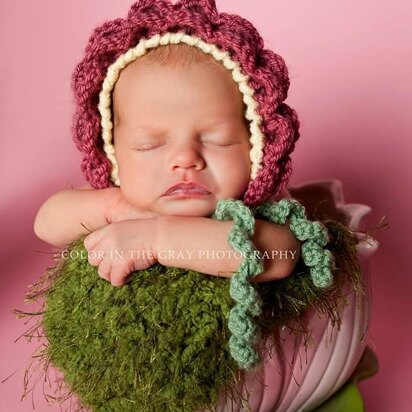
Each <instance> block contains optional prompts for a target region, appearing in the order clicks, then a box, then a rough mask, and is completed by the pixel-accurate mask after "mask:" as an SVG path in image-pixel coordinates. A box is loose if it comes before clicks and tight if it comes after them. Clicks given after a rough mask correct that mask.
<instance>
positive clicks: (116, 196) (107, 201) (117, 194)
mask: <svg viewBox="0 0 412 412" xmlns="http://www.w3.org/2000/svg"><path fill="white" fill-rule="evenodd" d="M103 190H104V191H105V198H104V215H105V218H106V220H107V222H108V223H113V222H114V221H115V219H114V214H113V212H114V211H115V210H116V206H117V205H118V204H119V202H120V201H121V199H122V196H123V194H122V192H121V190H120V188H118V187H109V188H106V189H103Z"/></svg>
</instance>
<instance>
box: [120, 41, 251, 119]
mask: <svg viewBox="0 0 412 412" xmlns="http://www.w3.org/2000/svg"><path fill="white" fill-rule="evenodd" d="M159 67H160V68H164V69H166V70H164V71H162V70H157V71H156V76H157V78H159V76H162V75H166V74H167V73H168V72H170V71H172V70H176V71H179V72H180V73H182V72H183V71H185V70H190V69H191V68H197V67H200V68H202V69H207V70H208V72H209V73H212V75H213V76H215V75H216V76H219V77H220V78H221V79H224V80H223V81H225V82H226V81H227V85H230V86H229V87H231V88H232V91H233V93H236V94H237V95H238V96H237V97H238V100H239V101H241V104H242V105H243V98H242V97H243V96H242V94H241V93H240V91H239V88H238V85H237V83H236V82H235V81H234V80H233V78H232V75H231V73H230V71H229V70H228V69H226V68H225V67H224V66H223V64H222V63H220V62H218V61H216V60H215V59H214V58H213V57H212V56H211V55H209V54H207V53H204V52H203V51H201V50H200V49H198V48H197V47H193V46H189V45H187V44H184V43H181V44H176V45H167V46H159V47H156V48H154V49H150V50H149V52H148V53H147V54H145V55H144V56H142V57H139V58H137V59H136V60H134V61H133V62H131V63H129V64H128V65H127V66H126V67H125V68H124V69H123V70H122V71H121V73H120V76H119V79H118V81H117V82H116V84H115V86H114V89H113V91H112V113H113V118H114V122H115V124H118V123H119V121H120V114H121V115H122V116H124V115H125V114H124V113H123V110H122V104H120V101H121V100H122V99H123V96H125V95H126V94H127V93H128V90H129V85H130V82H132V81H133V79H136V78H137V76H142V75H144V73H150V72H153V68H159ZM169 69H170V70H169ZM200 76H201V74H200ZM139 99H142V100H144V99H145V95H144V94H141V95H139Z"/></svg>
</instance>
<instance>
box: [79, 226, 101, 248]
mask: <svg viewBox="0 0 412 412" xmlns="http://www.w3.org/2000/svg"><path fill="white" fill-rule="evenodd" d="M103 230H104V227H102V228H101V229H97V230H95V231H94V232H93V233H90V235H87V236H86V237H85V238H84V240H83V244H84V247H85V248H86V249H87V250H90V249H93V248H94V247H95V246H96V245H97V244H98V243H99V241H100V239H101V238H102V236H103Z"/></svg>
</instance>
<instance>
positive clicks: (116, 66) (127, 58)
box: [98, 33, 264, 186]
mask: <svg viewBox="0 0 412 412" xmlns="http://www.w3.org/2000/svg"><path fill="white" fill-rule="evenodd" d="M178 43H186V44H188V45H189V46H195V47H198V48H199V49H200V50H202V51H203V52H205V53H208V54H210V55H211V56H213V57H214V58H215V59H216V60H217V61H219V62H221V63H222V64H223V65H224V66H225V67H226V68H227V69H228V70H230V72H231V74H232V77H233V80H234V81H235V82H236V83H237V84H238V85H239V91H240V92H241V93H242V94H243V101H244V103H245V105H246V112H245V117H246V119H247V120H249V122H250V123H249V124H250V126H249V130H250V133H251V136H250V143H251V146H252V147H251V149H250V152H249V153H250V155H249V157H250V161H251V179H252V180H253V179H255V177H256V176H257V173H258V171H259V170H260V167H261V163H262V158H263V144H264V134H263V133H262V131H261V130H260V124H261V121H262V118H261V116H260V115H259V114H258V112H257V107H258V103H257V102H256V100H255V99H254V98H253V95H254V90H253V89H252V88H251V87H250V86H249V84H248V81H249V76H247V75H245V74H243V73H242V70H241V68H240V65H239V63H237V62H235V61H233V60H232V59H231V58H230V56H229V53H228V52H225V51H222V50H219V49H218V48H217V46H215V45H214V44H208V43H205V42H204V41H203V40H201V39H200V38H198V37H195V36H189V35H187V34H185V33H166V34H164V35H162V36H161V35H159V34H156V35H155V36H153V37H151V38H149V39H142V40H140V42H139V43H138V44H137V46H135V47H132V48H130V49H129V50H128V51H127V52H126V53H123V54H122V55H120V56H119V57H118V58H117V60H116V61H115V62H114V63H112V64H111V65H110V66H109V68H108V70H107V74H106V77H105V79H104V82H103V86H102V90H101V92H100V95H99V105H98V109H99V112H100V115H101V125H102V138H103V141H104V145H103V149H104V151H105V153H106V155H107V157H108V159H109V160H110V161H111V163H112V165H113V167H112V173H111V176H110V178H111V180H112V182H113V183H114V184H115V185H116V186H120V180H119V168H118V164H117V160H116V156H115V149H114V146H113V143H112V140H113V136H112V129H113V122H112V120H111V110H110V106H111V92H112V90H113V88H114V85H115V83H116V81H117V80H118V78H119V75H120V71H121V70H123V69H124V68H125V67H126V66H127V65H128V64H129V63H131V62H133V61H134V60H136V59H137V58H138V57H141V56H143V55H145V54H146V53H147V50H148V49H153V48H155V47H158V46H165V45H168V44H178Z"/></svg>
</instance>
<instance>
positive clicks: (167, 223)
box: [152, 215, 173, 264]
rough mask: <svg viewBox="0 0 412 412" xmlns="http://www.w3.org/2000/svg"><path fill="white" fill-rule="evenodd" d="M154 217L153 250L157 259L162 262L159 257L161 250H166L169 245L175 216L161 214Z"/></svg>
mask: <svg viewBox="0 0 412 412" xmlns="http://www.w3.org/2000/svg"><path fill="white" fill-rule="evenodd" d="M153 219H154V230H153V239H152V251H153V253H154V255H155V256H156V259H157V261H158V262H159V263H160V264H162V261H161V259H159V255H160V253H159V251H160V250H164V249H165V248H166V247H170V245H168V234H169V233H170V232H171V230H172V228H171V225H172V220H173V216H168V215H161V216H156V217H154V218H153Z"/></svg>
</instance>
